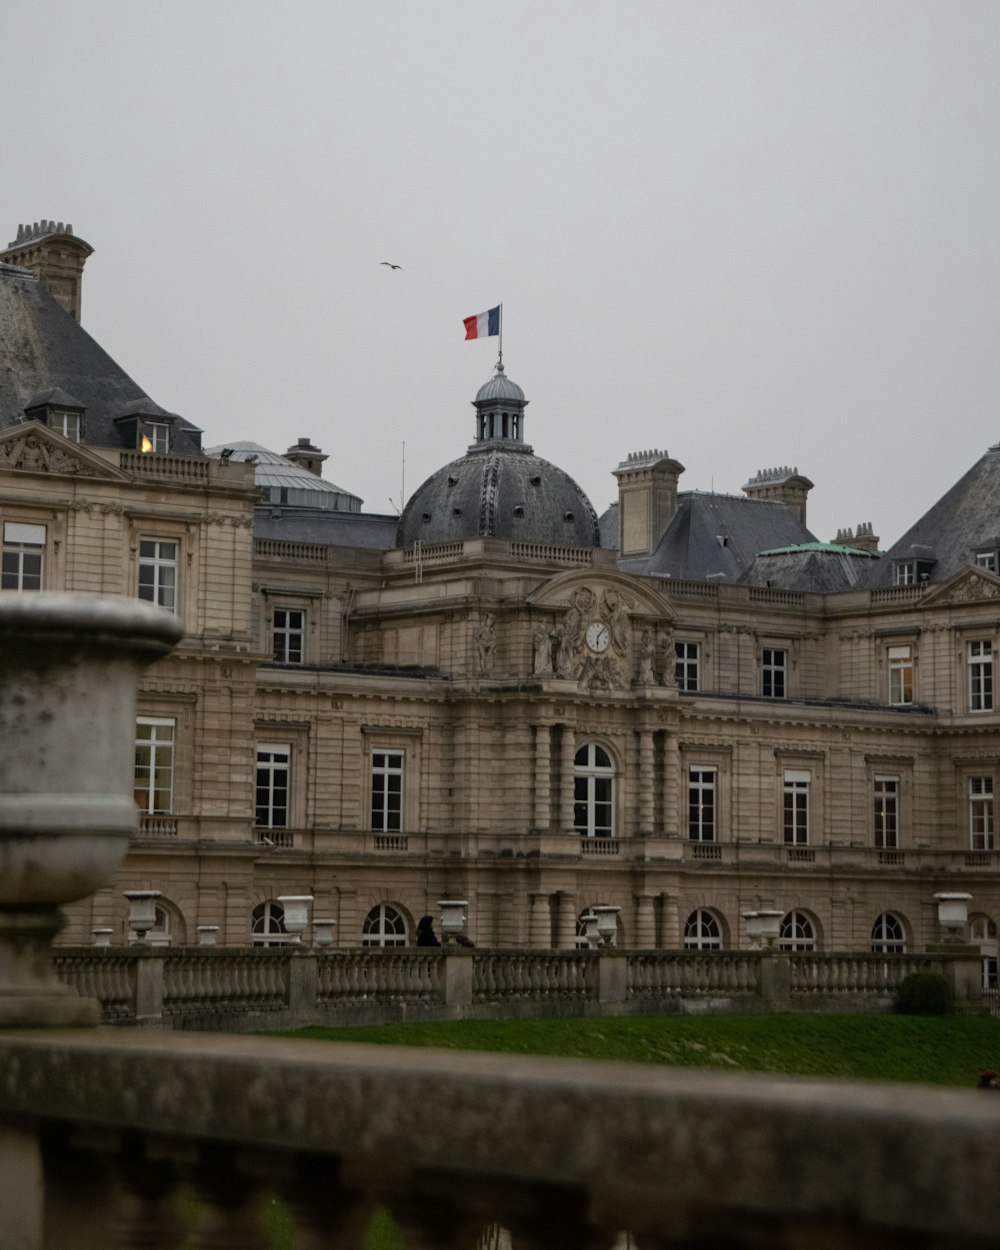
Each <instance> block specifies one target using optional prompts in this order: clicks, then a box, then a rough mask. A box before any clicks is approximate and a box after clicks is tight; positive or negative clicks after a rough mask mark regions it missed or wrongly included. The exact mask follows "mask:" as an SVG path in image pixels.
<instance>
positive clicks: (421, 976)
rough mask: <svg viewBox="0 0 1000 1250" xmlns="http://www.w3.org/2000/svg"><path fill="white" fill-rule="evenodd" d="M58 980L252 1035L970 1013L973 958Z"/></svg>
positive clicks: (731, 956) (63, 953) (167, 1016)
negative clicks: (670, 1018)
mask: <svg viewBox="0 0 1000 1250" xmlns="http://www.w3.org/2000/svg"><path fill="white" fill-rule="evenodd" d="M54 958H55V965H56V972H57V974H58V976H59V978H60V979H61V980H62V981H63V982H65V983H66V984H68V985H71V986H72V987H73V988H74V989H76V990H78V991H79V992H80V993H81V994H82V995H84V996H87V997H93V998H96V999H98V1000H99V1001H100V1003H101V1006H102V1018H103V1020H104V1022H105V1023H109V1024H121V1023H135V1022H138V1023H144V1024H162V1025H164V1026H166V1027H168V1028H184V1029H191V1028H202V1029H205V1028H208V1029H225V1030H229V1031H253V1030H254V1029H258V1030H259V1029H263V1028H270V1027H278V1028H280V1027H296V1026H298V1025H301V1024H306V1023H330V1024H336V1023H338V1022H341V1023H343V1022H351V1023H355V1022H362V1021H366V1022H367V1021H370V1022H372V1023H377V1022H379V1021H385V1020H395V1019H414V1018H420V1019H430V1018H434V1017H436V1018H441V1019H457V1018H461V1017H471V1016H479V1017H502V1016H505V1015H541V1014H546V1013H549V1014H552V1013H556V1014H597V1015H599V1014H602V1013H607V1014H619V1013H627V1012H630V1011H649V1010H651V1009H654V1010H655V1009H657V1008H659V1009H662V1010H665V1011H676V1010H679V1009H682V1008H683V1006H684V1004H685V1002H691V1003H701V1004H702V1005H704V1004H705V1003H706V1001H711V1003H712V1005H713V1009H715V1010H720V1011H724V1010H727V1009H729V1010H747V1009H749V1008H755V1009H757V1010H768V1009H770V1008H772V1007H780V1008H782V1009H784V1010H788V1009H793V1010H805V1011H809V1010H812V1009H814V1008H819V1007H822V1006H829V1005H831V1004H836V1005H839V1006H841V1007H842V1008H843V1009H844V1010H878V1009H883V1008H885V1007H886V1006H888V1005H889V1003H890V1002H891V1000H892V996H893V994H894V993H895V991H896V989H897V988H898V987H899V984H900V982H901V981H902V979H903V977H904V976H906V975H907V974H908V973H910V972H916V971H935V972H941V973H943V974H944V975H946V976H947V977H948V978H949V980H950V982H951V983H952V986H953V988H954V989H955V992H956V997H957V998H958V1000H959V1002H960V1003H963V1004H970V1003H974V1002H978V1001H979V1000H980V995H981V991H980V989H979V984H980V967H979V958H978V955H974V954H970V953H969V952H968V951H966V952H965V953H964V954H963V955H961V956H954V957H952V956H943V955H909V954H901V955H891V954H890V955H863V954H862V955H859V954H827V953H822V952H817V953H812V952H810V953H795V954H791V953H790V954H784V953H768V952H763V951H721V950H720V951H690V950H684V951H661V950H654V951H626V950H617V949H603V950H569V951H552V950H549V951H545V950H487V949H474V950H470V949H468V948H463V947H446V948H444V949H443V950H433V949H432V950H427V949H421V948H413V947H411V948H392V947H390V948H386V949H377V948H372V949H364V948H355V949H329V948H317V947H304V946H295V945H287V946H281V947H272V948H267V947H261V948H253V947H239V948H233V947H201V946H198V947H173V948H171V947H148V946H138V945H137V946H132V947H129V948H127V949H122V948H120V947H58V948H57V949H56V951H55V953H54Z"/></svg>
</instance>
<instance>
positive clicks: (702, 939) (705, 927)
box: [684, 907, 722, 951]
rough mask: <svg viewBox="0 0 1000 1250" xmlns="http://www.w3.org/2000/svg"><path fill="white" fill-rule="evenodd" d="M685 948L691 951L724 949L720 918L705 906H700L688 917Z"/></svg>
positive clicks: (685, 927) (685, 926) (685, 928)
mask: <svg viewBox="0 0 1000 1250" xmlns="http://www.w3.org/2000/svg"><path fill="white" fill-rule="evenodd" d="M684 949H685V950H689V951H717V950H721V949H722V925H720V924H719V918H718V917H717V916H716V915H715V914H714V913H713V912H710V911H708V910H707V909H706V908H704V907H699V908H698V910H697V911H693V912H692V913H691V915H690V916H688V918H687V922H686V924H685V925H684Z"/></svg>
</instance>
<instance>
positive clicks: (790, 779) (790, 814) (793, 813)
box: [784, 769, 812, 846]
mask: <svg viewBox="0 0 1000 1250" xmlns="http://www.w3.org/2000/svg"><path fill="white" fill-rule="evenodd" d="M811 780H812V777H811V775H810V774H809V773H807V772H796V771H793V770H791V769H786V771H785V784H784V833H785V842H786V843H787V844H788V845H789V846H805V845H806V844H807V843H808V841H809V782H810V781H811Z"/></svg>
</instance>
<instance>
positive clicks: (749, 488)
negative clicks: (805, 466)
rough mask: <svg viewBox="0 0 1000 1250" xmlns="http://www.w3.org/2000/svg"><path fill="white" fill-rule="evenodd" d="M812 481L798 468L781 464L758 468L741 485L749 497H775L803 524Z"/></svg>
mask: <svg viewBox="0 0 1000 1250" xmlns="http://www.w3.org/2000/svg"><path fill="white" fill-rule="evenodd" d="M812 488H813V483H812V482H810V481H809V479H808V478H807V477H803V476H802V474H800V473H799V471H798V469H797V468H795V469H791V468H789V467H788V465H787V464H786V465H782V466H781V467H780V468H775V469H758V471H757V476H756V477H752V478H751V479H750V481H749V482H747V484H746V485H745V486H744V487H743V491H744V493H745V494H747V495H749V496H750V498H751V499H776V500H778V501H779V502H780V503H783V504H785V506H786V507H787V508H788V511H789V512H790V513H791V514H792V516H794V517H795V519H796V520H797V521H800V522H801V523H802V524H803V525H805V523H806V498H807V496H808V494H809V492H810V491H811V490H812Z"/></svg>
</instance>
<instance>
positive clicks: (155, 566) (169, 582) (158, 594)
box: [138, 535, 180, 613]
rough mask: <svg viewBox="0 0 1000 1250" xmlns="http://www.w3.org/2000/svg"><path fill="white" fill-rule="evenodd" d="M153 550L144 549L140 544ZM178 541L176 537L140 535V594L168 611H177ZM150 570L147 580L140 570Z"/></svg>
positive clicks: (140, 596)
mask: <svg viewBox="0 0 1000 1250" xmlns="http://www.w3.org/2000/svg"><path fill="white" fill-rule="evenodd" d="M144 547H145V548H152V550H145V551H144V550H143V548H144ZM168 548H169V552H168ZM179 569H180V543H179V542H178V541H177V539H176V538H158V537H155V536H153V535H144V536H140V538H139V571H138V589H139V598H140V599H144V600H145V601H146V602H147V603H155V604H157V605H158V606H159V607H161V608H166V610H167V611H168V612H173V613H176V612H177V589H178V580H179V577H178V574H179ZM144 572H145V573H147V574H149V576H148V578H147V579H146V580H144V579H143V573H144Z"/></svg>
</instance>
